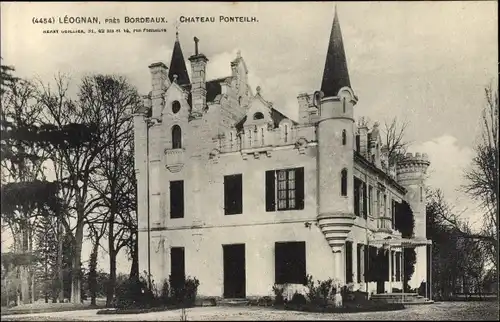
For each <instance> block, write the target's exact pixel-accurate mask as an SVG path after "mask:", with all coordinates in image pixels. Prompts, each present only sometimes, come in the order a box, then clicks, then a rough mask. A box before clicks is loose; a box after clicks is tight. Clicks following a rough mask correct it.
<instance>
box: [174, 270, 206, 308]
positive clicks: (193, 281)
mask: <svg viewBox="0 0 500 322" xmlns="http://www.w3.org/2000/svg"><path fill="white" fill-rule="evenodd" d="M169 281H170V295H171V300H172V302H173V303H174V304H176V305H182V306H183V307H192V306H194V305H195V301H196V295H197V293H198V286H199V285H200V281H198V279H197V278H196V277H193V278H191V277H188V278H186V279H184V280H176V279H174V278H173V277H172V275H170V276H169Z"/></svg>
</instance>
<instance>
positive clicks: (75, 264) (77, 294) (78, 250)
mask: <svg viewBox="0 0 500 322" xmlns="http://www.w3.org/2000/svg"><path fill="white" fill-rule="evenodd" d="M78 217H80V216H78ZM74 242H75V244H74V250H75V252H74V254H73V260H72V265H71V266H72V273H73V274H72V275H71V303H75V304H80V303H81V302H82V301H81V276H80V272H81V268H82V262H81V258H82V243H83V221H80V222H78V223H77V227H76V232H75V240H74Z"/></svg>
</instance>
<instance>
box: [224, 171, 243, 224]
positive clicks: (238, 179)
mask: <svg viewBox="0 0 500 322" xmlns="http://www.w3.org/2000/svg"><path fill="white" fill-rule="evenodd" d="M242 178H243V176H242V175H241V174H234V175H229V176H224V214H225V215H236V214H241V213H243V179H242Z"/></svg>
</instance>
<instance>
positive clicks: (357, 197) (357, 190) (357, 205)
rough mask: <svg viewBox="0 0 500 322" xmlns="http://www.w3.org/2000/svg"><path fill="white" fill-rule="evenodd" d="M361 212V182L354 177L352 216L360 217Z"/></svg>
mask: <svg viewBox="0 0 500 322" xmlns="http://www.w3.org/2000/svg"><path fill="white" fill-rule="evenodd" d="M362 211H363V182H362V181H361V180H360V179H358V178H356V177H354V214H355V215H356V216H361V215H362Z"/></svg>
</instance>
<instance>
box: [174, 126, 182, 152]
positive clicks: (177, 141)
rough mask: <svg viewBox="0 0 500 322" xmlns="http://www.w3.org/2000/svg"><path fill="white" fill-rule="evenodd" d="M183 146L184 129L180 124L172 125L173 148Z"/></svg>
mask: <svg viewBox="0 0 500 322" xmlns="http://www.w3.org/2000/svg"><path fill="white" fill-rule="evenodd" d="M181 148H182V131H181V127H180V126H179V125H174V126H173V127H172V149H181Z"/></svg>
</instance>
